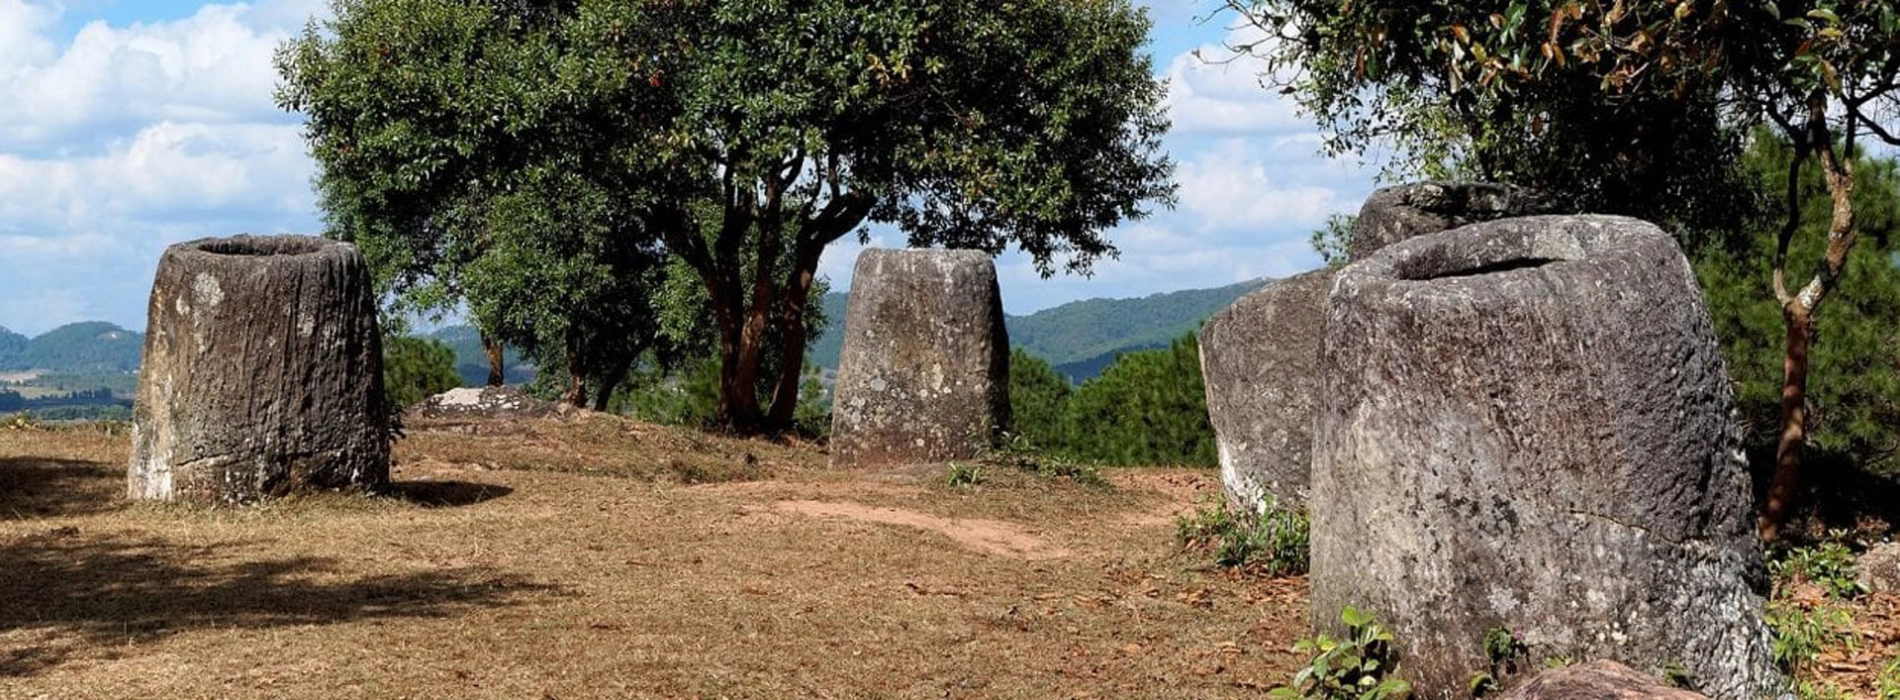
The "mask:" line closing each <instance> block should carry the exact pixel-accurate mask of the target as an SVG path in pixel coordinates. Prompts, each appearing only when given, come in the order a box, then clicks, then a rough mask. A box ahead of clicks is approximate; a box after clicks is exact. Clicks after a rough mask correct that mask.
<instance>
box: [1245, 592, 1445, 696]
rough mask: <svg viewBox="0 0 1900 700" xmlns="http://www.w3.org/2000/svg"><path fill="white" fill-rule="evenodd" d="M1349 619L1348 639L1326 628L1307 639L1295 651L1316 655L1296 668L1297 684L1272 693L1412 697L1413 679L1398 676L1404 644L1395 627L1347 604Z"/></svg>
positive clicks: (1341, 616) (1346, 620)
mask: <svg viewBox="0 0 1900 700" xmlns="http://www.w3.org/2000/svg"><path fill="white" fill-rule="evenodd" d="M1339 619H1340V621H1341V622H1344V623H1346V637H1345V639H1340V640H1334V639H1332V638H1330V637H1327V636H1326V635H1324V634H1321V635H1318V636H1315V637H1314V638H1312V639H1302V640H1300V641H1299V643H1298V644H1295V645H1293V651H1295V652H1297V653H1301V654H1312V655H1313V659H1312V661H1310V662H1308V663H1307V665H1306V666H1305V667H1303V668H1301V669H1300V670H1299V672H1298V673H1295V674H1293V682H1292V684H1291V685H1284V686H1280V687H1278V688H1274V689H1273V690H1271V691H1269V692H1268V693H1267V697H1270V698H1275V700H1301V699H1308V700H1385V699H1387V698H1393V699H1396V698H1406V697H1410V696H1411V694H1412V685H1411V684H1410V683H1407V682H1405V681H1404V680H1401V679H1399V678H1397V677H1395V675H1396V672H1397V671H1398V663H1399V654H1398V650H1397V649H1394V648H1392V633H1390V632H1387V631H1386V630H1385V628H1383V627H1380V626H1379V625H1378V624H1376V623H1374V622H1373V620H1372V616H1371V615H1369V614H1367V613H1364V612H1361V611H1359V610H1358V609H1357V608H1353V607H1347V608H1346V609H1345V610H1343V611H1341V612H1340V613H1339Z"/></svg>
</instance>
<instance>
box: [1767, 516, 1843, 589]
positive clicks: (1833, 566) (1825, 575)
mask: <svg viewBox="0 0 1900 700" xmlns="http://www.w3.org/2000/svg"><path fill="white" fill-rule="evenodd" d="M1846 537H1847V533H1845V532H1842V531H1838V530H1836V531H1833V532H1830V533H1828V539H1827V540H1826V541H1824V542H1822V543H1821V544H1818V545H1815V546H1812V547H1795V548H1793V549H1789V550H1786V551H1784V552H1782V553H1781V554H1780V555H1779V556H1775V557H1771V558H1770V559H1769V560H1768V572H1769V574H1771V575H1772V576H1773V577H1774V578H1775V584H1776V586H1778V587H1785V586H1787V585H1788V584H1791V583H1795V582H1798V581H1807V582H1810V583H1813V584H1815V585H1817V586H1820V587H1821V590H1823V591H1825V592H1826V593H1827V595H1828V597H1830V598H1835V599H1838V600H1848V599H1851V598H1858V597H1860V595H1861V594H1863V593H1866V590H1865V589H1863V588H1861V586H1860V581H1859V576H1858V575H1857V574H1856V572H1855V570H1854V563H1855V559H1854V552H1853V550H1851V549H1849V548H1848V547H1847V543H1846V542H1845V541H1844V540H1845V539H1846Z"/></svg>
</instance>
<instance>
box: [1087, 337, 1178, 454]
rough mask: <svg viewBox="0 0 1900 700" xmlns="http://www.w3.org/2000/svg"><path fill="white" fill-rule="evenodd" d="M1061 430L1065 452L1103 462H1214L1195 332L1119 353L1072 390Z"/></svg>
mask: <svg viewBox="0 0 1900 700" xmlns="http://www.w3.org/2000/svg"><path fill="white" fill-rule="evenodd" d="M1063 433H1064V440H1063V442H1064V447H1063V450H1062V451H1063V452H1066V453H1068V454H1071V455H1074V456H1076V457H1078V458H1082V459H1088V460H1091V461H1096V462H1101V463H1105V464H1118V465H1153V464H1176V465H1212V464H1215V463H1216V456H1215V448H1214V427H1213V424H1211V423H1210V422H1208V418H1207V390H1206V387H1205V385H1204V384H1203V382H1202V379H1201V354H1200V345H1199V341H1198V339H1197V333H1196V332H1195V331H1189V332H1188V333H1187V334H1186V335H1183V336H1181V337H1180V338H1177V339H1175V340H1174V341H1173V342H1172V343H1170V344H1169V345H1168V347H1166V348H1161V349H1155V350H1138V351H1135V352H1130V353H1126V354H1123V355H1121V356H1119V357H1117V358H1115V362H1114V364H1111V365H1109V366H1108V368H1107V369H1105V370H1103V371H1102V374H1101V376H1098V377H1096V378H1094V379H1090V380H1088V381H1086V382H1083V383H1082V386H1080V387H1077V388H1076V390H1075V393H1073V394H1071V395H1070V396H1069V400H1068V405H1067V407H1066V410H1065V411H1064V415H1063Z"/></svg>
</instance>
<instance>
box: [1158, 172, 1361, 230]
mask: <svg viewBox="0 0 1900 700" xmlns="http://www.w3.org/2000/svg"><path fill="white" fill-rule="evenodd" d="M1274 166H1275V164H1274V163H1270V162H1267V161H1263V160H1257V159H1252V158H1229V157H1225V156H1224V155H1223V154H1211V153H1210V154H1203V155H1202V156H1201V157H1199V158H1196V159H1195V160H1192V161H1189V162H1186V163H1182V164H1181V166H1180V170H1179V172H1178V173H1177V174H1176V179H1177V180H1178V181H1179V182H1180V183H1181V206H1182V207H1183V208H1184V209H1186V210H1187V211H1188V212H1191V213H1193V214H1194V215H1195V216H1196V217H1198V218H1199V225H1200V230H1201V231H1203V232H1232V231H1255V232H1260V231H1284V230H1286V229H1289V228H1294V229H1303V230H1311V229H1313V228H1315V227H1317V226H1319V225H1320V224H1322V223H1324V222H1325V221H1326V217H1327V215H1329V214H1332V213H1334V212H1337V211H1339V210H1341V209H1343V208H1345V203H1344V202H1343V201H1342V197H1341V196H1340V193H1339V192H1338V191H1337V190H1334V189H1332V188H1330V187H1323V186H1319V185H1314V184H1305V181H1301V180H1298V179H1294V178H1287V177H1285V176H1283V175H1279V174H1278V171H1277V170H1275V169H1274Z"/></svg>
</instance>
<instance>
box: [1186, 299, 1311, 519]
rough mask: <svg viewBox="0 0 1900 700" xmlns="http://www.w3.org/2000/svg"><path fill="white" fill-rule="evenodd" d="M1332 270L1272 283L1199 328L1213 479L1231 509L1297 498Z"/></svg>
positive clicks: (1301, 497) (1302, 487)
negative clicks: (1216, 453)
mask: <svg viewBox="0 0 1900 700" xmlns="http://www.w3.org/2000/svg"><path fill="white" fill-rule="evenodd" d="M1334 272H1335V270H1333V269H1325V270H1315V271H1313V272H1308V273H1305V274H1301V275H1295V276H1293V277H1289V278H1286V279H1283V280H1279V281H1276V282H1274V283H1272V284H1269V285H1267V286H1265V287H1263V288H1261V289H1260V290H1258V291H1255V292H1252V293H1250V294H1248V295H1246V296H1243V297H1241V298H1240V299H1238V300H1235V301H1234V303H1233V305H1232V306H1229V307H1227V308H1226V309H1223V310H1221V311H1220V312H1219V313H1216V314H1214V315H1213V316H1212V317H1209V318H1208V319H1207V323H1206V324H1203V325H1202V326H1201V376H1202V378H1203V379H1204V380H1205V383H1206V386H1207V415H1208V419H1209V420H1210V421H1211V422H1212V423H1213V425H1214V436H1215V445H1216V446H1217V447H1218V448H1219V450H1220V474H1221V484H1222V485H1223V486H1224V487H1225V490H1226V492H1227V502H1228V504H1229V505H1231V506H1232V507H1234V508H1235V509H1236V510H1247V511H1253V512H1260V511H1261V510H1262V509H1264V508H1265V507H1266V505H1267V504H1268V503H1269V502H1273V503H1278V504H1280V505H1284V506H1288V507H1299V506H1303V505H1305V503H1306V489H1307V482H1308V475H1309V474H1310V473H1311V471H1312V470H1311V467H1312V459H1311V446H1312V442H1313V401H1314V396H1313V392H1314V389H1315V388H1316V387H1317V386H1318V384H1319V352H1320V339H1321V338H1322V336H1323V335H1324V333H1325V328H1326V323H1325V319H1326V315H1325V313H1324V307H1325V305H1326V293H1327V292H1329V291H1331V290H1332V286H1333V274H1334Z"/></svg>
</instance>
